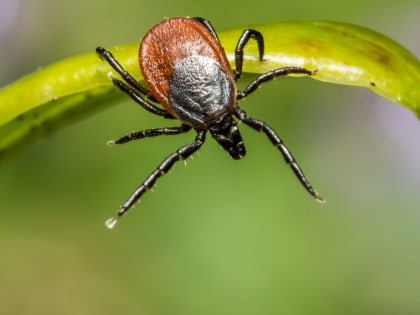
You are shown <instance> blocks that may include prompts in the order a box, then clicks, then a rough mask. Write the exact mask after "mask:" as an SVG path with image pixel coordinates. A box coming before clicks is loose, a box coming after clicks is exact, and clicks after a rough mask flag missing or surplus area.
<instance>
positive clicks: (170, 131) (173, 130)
mask: <svg viewBox="0 0 420 315" xmlns="http://www.w3.org/2000/svg"><path fill="white" fill-rule="evenodd" d="M190 129H191V127H190V126H187V125H181V126H180V127H166V128H153V129H147V130H142V131H134V132H132V133H129V134H127V135H125V136H123V137H121V138H119V139H117V140H110V141H108V142H107V144H108V145H110V146H112V145H114V144H123V143H127V142H130V141H133V140H138V139H143V138H146V137H156V136H161V135H167V136H171V135H178V134H180V133H184V132H187V131H189V130H190Z"/></svg>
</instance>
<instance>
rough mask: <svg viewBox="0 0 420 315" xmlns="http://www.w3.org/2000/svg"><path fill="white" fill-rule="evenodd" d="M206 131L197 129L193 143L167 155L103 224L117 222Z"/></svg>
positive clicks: (195, 147) (199, 143) (198, 144)
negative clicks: (113, 215) (114, 214)
mask: <svg viewBox="0 0 420 315" xmlns="http://www.w3.org/2000/svg"><path fill="white" fill-rule="evenodd" d="M205 137H206V131H205V130H200V131H197V136H196V137H195V139H194V142H193V143H190V144H188V145H186V146H183V147H182V148H180V149H178V150H177V151H176V152H174V153H172V154H171V155H169V156H168V157H167V158H166V159H165V160H163V162H162V163H161V164H160V165H159V166H158V167H157V168H156V169H155V170H154V171H153V172H152V173H151V174H150V175H149V176H148V177H147V178H146V180H145V181H144V182H143V183H142V184H141V185H140V186H139V187H138V188H137V189H136V190H135V191H134V193H133V194H132V195H131V196H130V198H128V200H127V201H126V202H125V203H124V204H123V205H122V206H121V208H120V210H119V211H118V212H117V215H116V216H115V217H112V218H110V219H108V220H107V221H106V222H105V224H106V226H107V227H108V228H113V227H114V226H115V224H116V223H117V221H118V219H119V218H121V217H122V216H123V215H124V214H125V213H126V212H127V211H128V210H129V209H130V208H131V207H132V206H133V205H134V204H135V203H136V201H137V200H139V199H140V197H141V196H142V195H143V194H144V193H145V192H146V191H148V190H150V189H151V188H152V187H153V185H154V184H155V183H156V181H157V180H158V178H160V177H161V176H163V175H165V174H166V173H168V172H169V170H170V169H171V168H172V166H174V164H175V162H177V161H180V160H186V159H187V158H188V157H190V156H191V155H192V154H193V153H194V152H196V151H197V150H198V149H200V147H201V146H202V144H203V143H204V141H205Z"/></svg>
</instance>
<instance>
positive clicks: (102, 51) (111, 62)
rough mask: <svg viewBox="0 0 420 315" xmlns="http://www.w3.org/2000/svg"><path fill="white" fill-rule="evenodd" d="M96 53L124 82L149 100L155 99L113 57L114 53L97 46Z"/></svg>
mask: <svg viewBox="0 0 420 315" xmlns="http://www.w3.org/2000/svg"><path fill="white" fill-rule="evenodd" d="M96 53H97V54H98V55H99V56H100V57H101V58H103V59H104V60H105V61H106V62H108V64H109V65H110V66H111V67H112V68H113V69H114V70H115V71H116V72H117V73H118V74H119V75H120V76H121V78H123V79H124V81H125V82H127V84H128V85H129V86H131V87H132V88H133V89H135V90H136V91H138V92H140V93H141V94H143V95H145V96H147V97H148V98H149V99H150V100H151V101H153V102H155V101H156V100H155V99H154V97H153V96H152V94H151V93H150V91H149V90H148V89H146V88H145V87H144V86H142V85H141V84H140V83H138V82H137V80H136V79H135V78H134V77H133V76H132V75H131V74H130V73H128V72H127V71H126V70H125V69H124V68H123V67H122V66H121V64H120V63H119V62H118V61H117V59H115V57H114V55H113V54H112V53H111V52H110V51H108V50H106V49H105V48H103V47H97V48H96Z"/></svg>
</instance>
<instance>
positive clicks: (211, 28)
mask: <svg viewBox="0 0 420 315" xmlns="http://www.w3.org/2000/svg"><path fill="white" fill-rule="evenodd" d="M193 19H194V20H196V21H198V22H200V23H201V24H203V25H204V26H205V27H207V29H208V30H209V31H210V32H211V33H212V34H213V36H214V38H216V39H217V41H218V42H219V43H220V40H219V36H217V33H216V30H215V29H214V27H213V25H211V23H210V21H209V20H207V19H205V18H202V17H194V18H193Z"/></svg>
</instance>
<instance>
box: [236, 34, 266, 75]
mask: <svg viewBox="0 0 420 315" xmlns="http://www.w3.org/2000/svg"><path fill="white" fill-rule="evenodd" d="M251 38H253V39H255V40H256V41H257V44H258V52H259V55H260V56H259V57H260V61H262V60H263V57H264V37H263V35H262V34H261V33H260V32H258V31H257V30H253V29H246V30H244V31H243V33H242V35H241V37H239V40H238V43H237V44H236V48H235V70H234V71H233V76H234V78H235V81H237V80H238V79H239V78H240V77H241V75H242V63H243V60H244V47H245V45H246V44H247V43H248V42H249V40H250V39H251Z"/></svg>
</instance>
